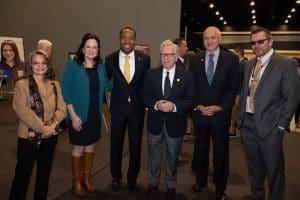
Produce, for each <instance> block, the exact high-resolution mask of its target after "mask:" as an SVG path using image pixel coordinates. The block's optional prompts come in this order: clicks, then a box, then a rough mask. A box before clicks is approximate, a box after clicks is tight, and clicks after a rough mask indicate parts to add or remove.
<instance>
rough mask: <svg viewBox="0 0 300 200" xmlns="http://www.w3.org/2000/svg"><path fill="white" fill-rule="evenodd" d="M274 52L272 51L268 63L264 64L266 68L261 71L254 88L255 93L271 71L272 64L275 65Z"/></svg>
mask: <svg viewBox="0 0 300 200" xmlns="http://www.w3.org/2000/svg"><path fill="white" fill-rule="evenodd" d="M276 57H277V56H276V54H275V53H273V54H272V56H271V59H270V62H269V63H268V65H267V66H266V69H265V71H264V73H263V75H262V76H261V78H260V80H259V82H258V85H257V90H256V94H257V93H258V92H259V89H260V86H261V85H262V84H263V82H264V81H265V80H266V77H268V75H269V74H270V73H271V71H272V69H273V66H274V65H275V62H276Z"/></svg>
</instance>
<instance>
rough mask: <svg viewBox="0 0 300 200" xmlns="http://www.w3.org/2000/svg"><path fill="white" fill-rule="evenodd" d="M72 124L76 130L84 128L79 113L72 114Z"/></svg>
mask: <svg viewBox="0 0 300 200" xmlns="http://www.w3.org/2000/svg"><path fill="white" fill-rule="evenodd" d="M71 119H72V125H73V128H74V129H75V130H76V131H80V130H81V129H82V121H81V119H80V117H78V116H77V115H71Z"/></svg>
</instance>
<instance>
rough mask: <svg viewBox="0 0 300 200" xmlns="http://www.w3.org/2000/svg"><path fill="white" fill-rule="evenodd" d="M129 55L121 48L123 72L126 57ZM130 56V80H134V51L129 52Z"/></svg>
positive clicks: (120, 63) (120, 62)
mask: <svg viewBox="0 0 300 200" xmlns="http://www.w3.org/2000/svg"><path fill="white" fill-rule="evenodd" d="M126 56H127V54H125V53H124V52H123V51H121V50H120V52H119V67H120V70H121V72H122V74H124V64H125V57H126ZM128 56H129V59H128V61H129V65H130V81H131V80H132V78H133V76H134V72H135V55H134V51H132V52H130V53H129V54H128Z"/></svg>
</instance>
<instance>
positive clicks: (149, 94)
mask: <svg viewBox="0 0 300 200" xmlns="http://www.w3.org/2000/svg"><path fill="white" fill-rule="evenodd" d="M162 73H163V67H162V66H160V67H158V68H153V69H150V70H149V71H148V72H147V74H146V78H145V82H144V86H143V91H142V97H143V101H144V103H145V104H146V106H147V108H148V109H149V110H148V118H147V127H148V132H150V133H151V134H154V135H157V134H159V133H160V132H161V131H162V128H163V123H164V122H165V123H166V126H167V131H168V133H169V136H170V137H173V138H174V137H180V136H183V135H184V133H185V127H186V111H188V110H189V109H190V108H191V107H192V105H193V95H194V80H193V76H192V74H191V73H190V72H189V71H187V70H186V69H184V68H182V67H179V66H176V69H175V75H174V81H173V84H172V89H171V94H170V96H169V97H168V98H167V99H166V100H168V101H171V102H173V103H174V104H175V105H176V109H177V112H162V111H159V110H155V109H154V106H155V103H156V102H157V101H158V100H161V99H163V93H162Z"/></svg>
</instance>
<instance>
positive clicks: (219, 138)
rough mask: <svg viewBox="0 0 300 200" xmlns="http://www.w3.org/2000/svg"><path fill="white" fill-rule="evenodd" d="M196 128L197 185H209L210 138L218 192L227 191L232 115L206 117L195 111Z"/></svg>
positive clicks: (218, 114) (195, 167)
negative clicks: (229, 132)
mask: <svg viewBox="0 0 300 200" xmlns="http://www.w3.org/2000/svg"><path fill="white" fill-rule="evenodd" d="M192 118H193V122H194V128H195V147H194V163H193V164H194V169H195V176H196V183H197V184H199V185H201V186H206V185H207V179H208V169H209V151H210V138H211V139H212V145H213V168H214V172H213V180H214V184H215V187H216V192H217V193H220V192H224V191H225V190H226V185H227V179H228V175H229V134H228V131H229V126H230V114H229V113H224V112H219V113H216V114H215V115H214V116H212V117H205V116H203V115H202V114H201V113H200V112H198V111H194V112H193V115H192Z"/></svg>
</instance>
